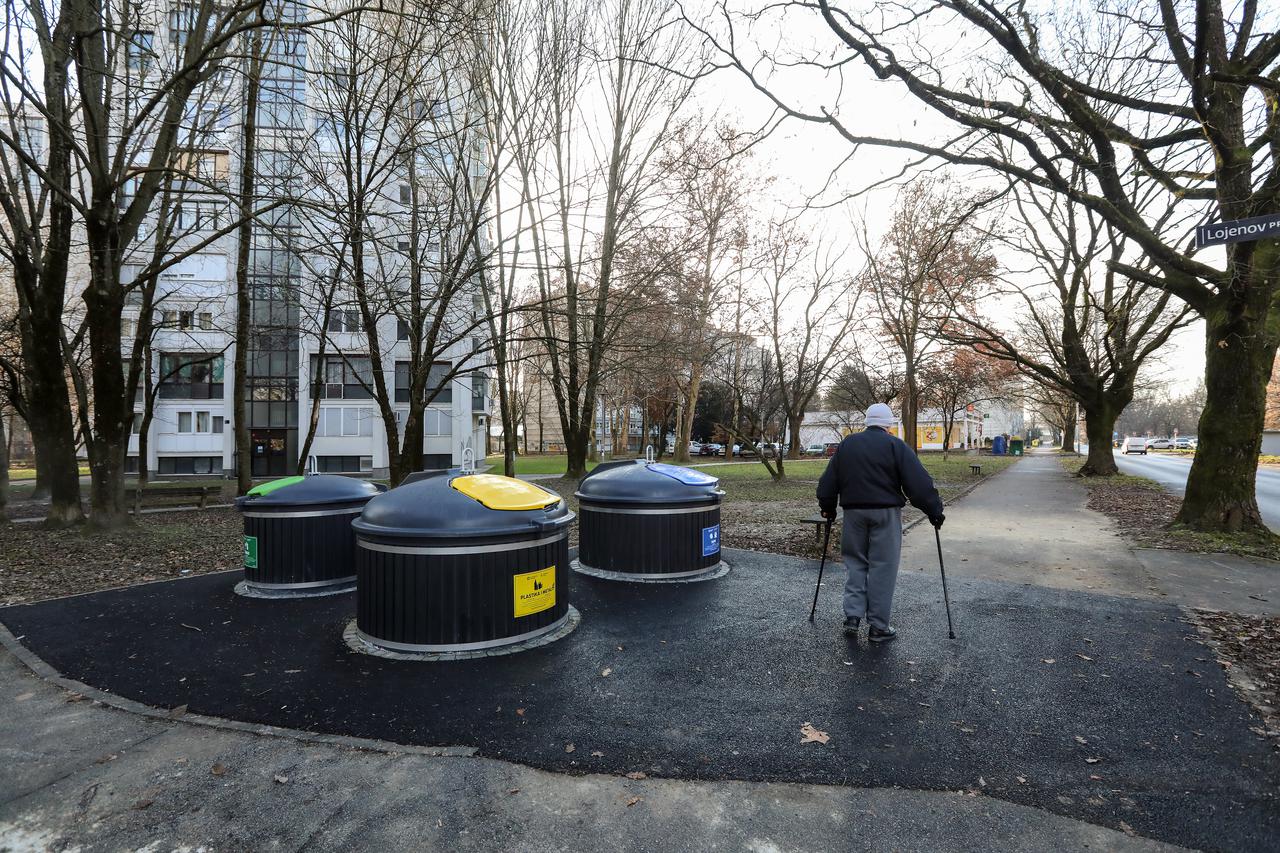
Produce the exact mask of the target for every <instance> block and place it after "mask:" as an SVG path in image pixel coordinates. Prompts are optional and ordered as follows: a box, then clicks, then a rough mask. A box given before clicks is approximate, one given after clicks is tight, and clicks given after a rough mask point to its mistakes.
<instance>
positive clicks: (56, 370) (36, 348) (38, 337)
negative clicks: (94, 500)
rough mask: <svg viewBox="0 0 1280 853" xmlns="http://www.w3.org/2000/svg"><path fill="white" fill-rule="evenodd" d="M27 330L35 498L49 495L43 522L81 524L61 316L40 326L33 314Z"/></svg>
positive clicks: (77, 474) (28, 389)
mask: <svg viewBox="0 0 1280 853" xmlns="http://www.w3.org/2000/svg"><path fill="white" fill-rule="evenodd" d="M30 325H31V329H30V338H31V339H30V341H25V340H24V342H23V343H24V346H23V355H24V362H25V364H26V369H27V380H28V381H27V393H28V397H29V399H30V405H29V406H28V413H29V417H28V420H27V426H28V428H29V429H30V430H31V441H32V444H33V445H34V447H35V456H36V494H37V495H39V496H42V497H43V495H45V494H47V495H48V496H49V511H48V513H47V514H46V516H45V521H46V523H48V524H56V525H61V524H71V523H75V522H78V521H82V520H83V519H84V513H83V511H82V510H81V508H80V462H79V460H77V459H76V440H75V418H74V415H73V414H72V412H71V396H70V394H69V393H68V391H67V377H66V373H65V372H64V371H65V365H66V362H65V361H64V360H63V353H62V322H61V317H60V315H59V317H58V318H56V322H55V318H50V321H49V322H48V323H44V322H42V321H40V320H38V319H37V315H36V313H35V312H33V313H32V316H31V319H30ZM24 337H26V335H25V334H24ZM41 486H44V487H45V488H44V489H42V488H41Z"/></svg>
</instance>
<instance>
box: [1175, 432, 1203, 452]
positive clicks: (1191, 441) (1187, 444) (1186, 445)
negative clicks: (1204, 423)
mask: <svg viewBox="0 0 1280 853" xmlns="http://www.w3.org/2000/svg"><path fill="white" fill-rule="evenodd" d="M1199 445H1200V441H1199V440H1198V439H1197V438H1196V437H1195V436H1194V435H1180V436H1178V438H1177V439H1176V440H1175V441H1174V442H1173V446H1174V447H1175V448H1177V449H1178V450H1195V449H1196V448H1197V447H1198V446H1199Z"/></svg>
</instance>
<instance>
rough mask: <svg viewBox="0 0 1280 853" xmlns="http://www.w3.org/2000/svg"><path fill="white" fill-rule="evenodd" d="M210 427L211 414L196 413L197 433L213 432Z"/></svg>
mask: <svg viewBox="0 0 1280 853" xmlns="http://www.w3.org/2000/svg"><path fill="white" fill-rule="evenodd" d="M211 431H212V430H211V429H210V426H209V413H208V412H196V432H211Z"/></svg>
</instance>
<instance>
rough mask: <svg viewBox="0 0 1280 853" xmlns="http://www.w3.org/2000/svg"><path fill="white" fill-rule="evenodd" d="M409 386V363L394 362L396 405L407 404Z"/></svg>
mask: <svg viewBox="0 0 1280 853" xmlns="http://www.w3.org/2000/svg"><path fill="white" fill-rule="evenodd" d="M410 384H411V383H410V375H409V362H407V361H397V362H396V402H397V403H407V402H409V385H410Z"/></svg>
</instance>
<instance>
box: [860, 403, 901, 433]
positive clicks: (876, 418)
mask: <svg viewBox="0 0 1280 853" xmlns="http://www.w3.org/2000/svg"><path fill="white" fill-rule="evenodd" d="M896 423H897V421H896V420H895V419H894V417H893V410H892V409H890V408H889V407H888V406H886V405H885V404H884V403H873V404H872V405H871V408H869V409H867V426H869V427H885V428H886V429H887V428H888V427H891V426H893V425H894V424H896Z"/></svg>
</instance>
